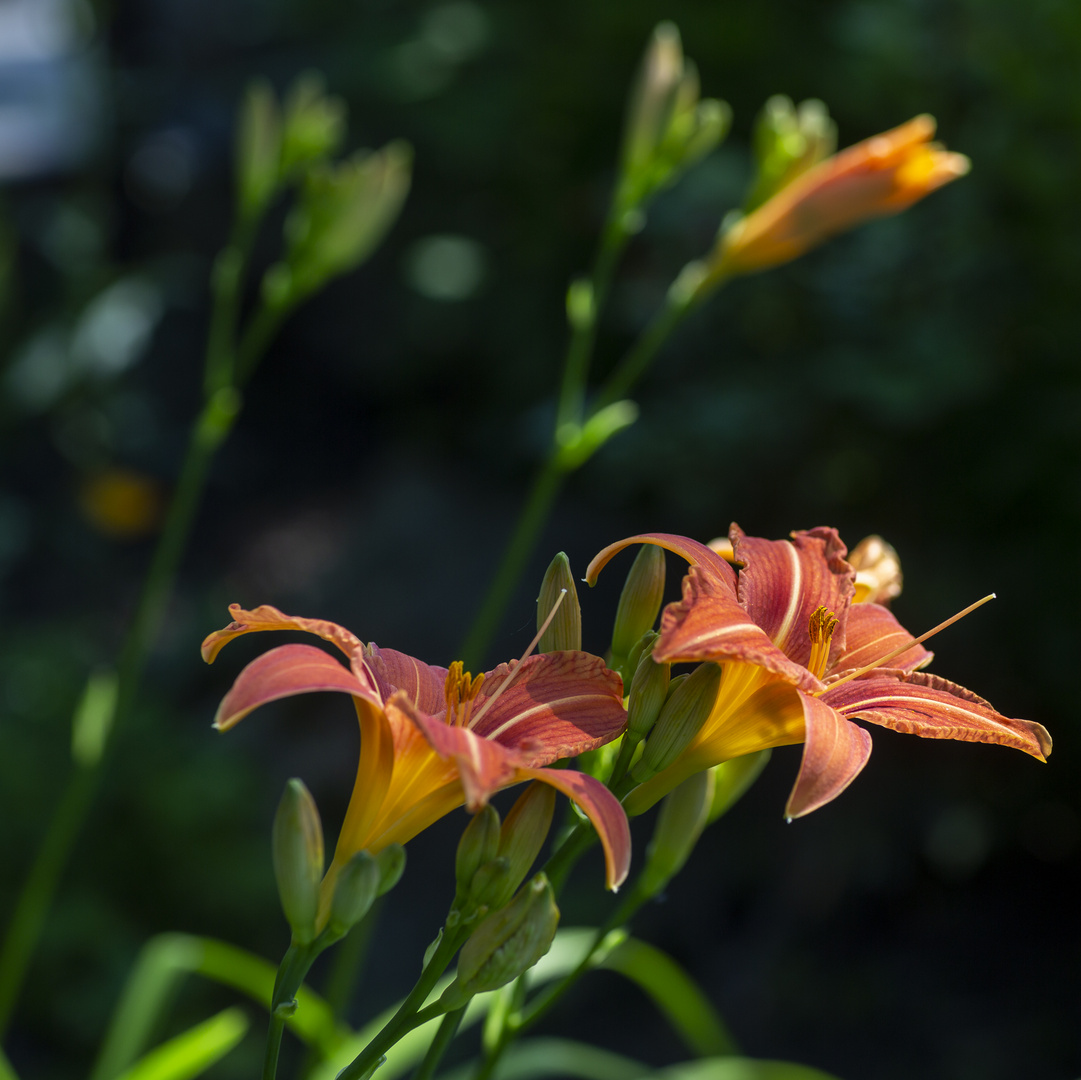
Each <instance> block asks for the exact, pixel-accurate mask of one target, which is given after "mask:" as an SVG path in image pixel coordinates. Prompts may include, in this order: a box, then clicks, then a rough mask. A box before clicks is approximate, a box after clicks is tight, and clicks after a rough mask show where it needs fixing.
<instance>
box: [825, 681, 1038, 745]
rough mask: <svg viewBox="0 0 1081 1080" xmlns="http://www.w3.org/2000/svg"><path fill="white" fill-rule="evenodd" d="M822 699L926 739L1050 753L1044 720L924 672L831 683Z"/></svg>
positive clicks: (849, 712) (851, 713)
mask: <svg viewBox="0 0 1081 1080" xmlns="http://www.w3.org/2000/svg"><path fill="white" fill-rule="evenodd" d="M822 700H823V701H824V702H827V703H828V704H830V705H831V706H833V708H835V709H836V710H837V711H838V712H840V713H842V714H843V715H845V716H858V717H859V718H860V719H861V720H869V721H870V722H871V723H873V724H881V725H882V726H883V727H888V728H892V729H893V730H894V731H902V732H904V733H905V734H908V735H919V736H921V737H922V738H925V739H959V740H960V741H962V742H983V743H996V744H998V745H999V746H1012V747H1013V748H1014V749H1015V750H1022V751H1024V752H1025V753H1026V754H1031V755H1032V756H1033V757H1034V758H1039V760H1040V761H1046V760H1047V755H1048V754H1050V753H1051V736H1050V735H1049V734H1048V732H1047V729H1046V728H1044V727H1043V725H1042V724H1037V723H1034V722H1033V721H1031V720H1013V719H1010V718H1009V717H1007V716H1003V715H1002V714H1001V713H999V712H996V711H995V710H994V709H993V708H992V707H991V705H990V704H989V703H988V702H987V701H985V700H984V699H983V698H981V697H979V696H978V695H976V694H973V693H972V692H971V691H970V690H966V689H965V688H964V687H963V686H958V685H957V684H956V683H952V682H949V681H948V680H946V679H942V678H940V677H939V676H937V675H931V674H929V673H927V672H923V671H916V672H911V673H906V672H896V673H894V675H893V677H888V676H884V675H883V674H881V673H880V672H877V671H876V672H875V673H874V674H872V675H867V676H865V677H864V678H862V679H853V680H852V681H851V682H847V683H843V684H842V685H840V686H838V687H837V688H836V689H830V688H827V689H826V692H825V693H824V694H823V695H822Z"/></svg>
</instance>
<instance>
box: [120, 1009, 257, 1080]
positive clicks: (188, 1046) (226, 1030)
mask: <svg viewBox="0 0 1081 1080" xmlns="http://www.w3.org/2000/svg"><path fill="white" fill-rule="evenodd" d="M247 1031H248V1018H247V1017H246V1016H245V1015H244V1013H243V1012H242V1011H241V1010H240V1009H237V1008H232V1009H223V1010H222V1011H221V1012H220V1013H218V1015H217V1016H212V1017H211V1018H210V1019H209V1020H204V1021H203V1022H202V1023H201V1024H196V1026H195V1027H193V1028H191V1029H189V1030H188V1031H185V1032H184V1033H183V1034H181V1035H177V1036H175V1037H174V1038H172V1039H170V1040H169V1041H168V1042H165V1043H162V1044H161V1046H158V1047H155V1049H153V1050H151V1051H150V1053H149V1054H147V1055H146V1056H145V1057H143V1058H141V1059H140V1060H139V1061H138V1062H136V1064H134V1065H133V1066H132V1067H131V1068H130V1069H126V1070H125V1071H124V1072H123V1073H121V1075H120V1077H119V1078H118V1080H191V1078H192V1077H195V1076H199V1075H201V1074H202V1073H204V1072H205V1071H206V1070H207V1069H209V1068H210V1066H211V1065H213V1064H214V1063H215V1062H217V1061H220V1060H221V1059H222V1058H223V1057H225V1055H226V1054H228V1053H229V1051H230V1050H232V1049H233V1047H234V1046H236V1045H237V1043H239V1042H240V1040H241V1039H243V1038H244V1036H245V1035H246V1034H247Z"/></svg>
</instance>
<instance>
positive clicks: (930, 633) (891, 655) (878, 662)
mask: <svg viewBox="0 0 1081 1080" xmlns="http://www.w3.org/2000/svg"><path fill="white" fill-rule="evenodd" d="M994 599H995V594H994V593H988V594H987V596H985V597H984V598H983V599H982V600H977V601H976V603H974V604H969V605H968V607H967V608H965V609H964V610H963V611H959V612H958V613H957V614H956V615H953V616H951V617H950V618H948V619H947V620H946V621H945V622H941V623H939V624H938V626H936V627H934V628H933V629H931V630H928V631H927V633H926V634H920V636H919V637H918V638H913V639H912V640H911V641H910V642H909V643H908V644H907V645H902V646H901V647H900V648H899V649H894V650H893V652H891V653H887V654H886V655H885V656H883V657H882V658H881V659H880V660H876V661H875V662H874V663H873V664H868V665H867V666H866V667H861V668H857V669H856V670H855V671H850V672H849V673H848V674H847V675H845V676H844V678H841V679H838V680H837V681H836V682H833V683H830V684H829V686H827V687H826V689H827V690H832V689H833V688H834V687H835V686H840V685H841V683H846V682H850V681H851V680H852V679H858V678H859V677H860V676H861V675H866V674H867V672H868V671H874V669H875V668H879V667H882V666H883V665H884V664H888V663H889V662H890V661H891V660H896V659H897V657H898V656H900V655H901V654H902V653H906V652H908V650H909V649H911V648H912V647H913V646H914V645H920V644H922V643H923V642H925V641H926V640H927V639H928V638H931V637H934V636H935V634H937V633H938V632H939V631H940V630H945V629H946V627H947V626H953V624H954V623H955V622H958V621H959V620H960V619H963V618H964V617H965V616H966V615H969V614H971V613H972V612H973V611H975V610H976V608H978V607H983V605H984V604H986V603H987V601H988V600H994ZM819 693H823V691H821V690H820V691H819Z"/></svg>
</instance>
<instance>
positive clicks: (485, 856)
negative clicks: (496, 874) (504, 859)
mask: <svg viewBox="0 0 1081 1080" xmlns="http://www.w3.org/2000/svg"><path fill="white" fill-rule="evenodd" d="M498 854H499V814H497V813H496V810H495V807H494V806H486V807H484V809H483V810H481V811H480V812H479V813H476V814H474V815H473V817H472V819H471V820H470V822H469V824H468V825H467V826H466V827H465V831H464V832H463V833H462V838H461V840H459V841H458V853H457V856H456V857H455V860H454V876H455V878H456V880H457V883H458V894H459V895H460V896H467V895H468V894H469V891H470V886H471V885H472V883H473V878H474V876H475V875H476V873H477V871H478V870H479V869H480V868H481V867H482V866H483V865H484V864H485V863H488V862H491V861H492V859H494V858H495V857H496V855H498Z"/></svg>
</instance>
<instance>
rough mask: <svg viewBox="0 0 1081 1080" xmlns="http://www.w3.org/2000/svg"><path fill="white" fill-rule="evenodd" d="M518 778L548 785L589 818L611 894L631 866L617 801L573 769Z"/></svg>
mask: <svg viewBox="0 0 1081 1080" xmlns="http://www.w3.org/2000/svg"><path fill="white" fill-rule="evenodd" d="M518 775H519V778H521V779H532V780H541V781H543V782H544V783H546V784H551V785H552V787H554V788H556V789H557V790H558V791H562V792H563V794H564V795H566V796H567V798H569V799H571V800H572V801H573V802H574V803H575V804H577V806H578V807H579V808H580V809H581V811H582V813H583V814H585V816H586V817H587V818H589V820H590V821H591V822H592V824H593V828H595V829H596V830H597V835H598V836H599V837H600V839H601V845H602V846H603V848H604V865H605V886H606V887H607V888H609V889H611V890H612V891H613V892H615V891H616V889H618V888H619V887H620V885H622V884H623V882H624V880H625V879H626V877H627V871H628V870H630V866H631V831H630V827H629V826H628V825H627V815H626V814H625V813H624V812H623V807H622V806H620V805H619V800H618V799H617V798H616V797H615V796H614V795H613V794H612V793H611V792H610V791H609V790H608V789H607V788H606V787H605V786H604V785H603V784H602V783H601V782H600V781H599V780H594V779H593V777H592V776H587V775H586V774H585V773H580V772H575V771H574V770H573V769H519V770H518Z"/></svg>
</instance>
